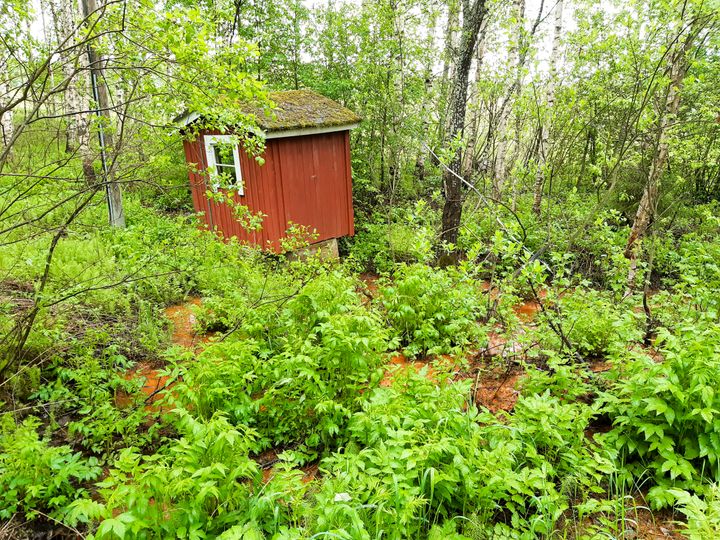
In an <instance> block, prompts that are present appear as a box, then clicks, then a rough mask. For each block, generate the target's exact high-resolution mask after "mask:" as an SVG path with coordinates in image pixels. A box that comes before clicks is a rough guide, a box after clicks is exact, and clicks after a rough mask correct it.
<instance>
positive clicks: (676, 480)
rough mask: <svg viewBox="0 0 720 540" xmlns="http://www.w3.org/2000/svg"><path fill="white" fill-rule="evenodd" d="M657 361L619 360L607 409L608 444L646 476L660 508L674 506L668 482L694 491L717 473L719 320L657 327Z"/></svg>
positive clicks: (632, 468)
mask: <svg viewBox="0 0 720 540" xmlns="http://www.w3.org/2000/svg"><path fill="white" fill-rule="evenodd" d="M659 339H660V343H661V345H660V354H661V355H662V357H663V360H662V361H660V362H656V361H655V360H653V359H652V358H650V357H648V356H645V355H637V356H636V357H634V358H633V359H632V360H630V361H622V362H618V364H617V365H616V367H615V369H614V372H613V373H612V376H613V377H614V381H613V387H612V389H611V390H610V391H609V392H608V393H606V394H604V397H603V403H604V407H603V410H604V412H606V413H607V414H608V415H609V416H610V418H611V419H612V421H613V426H614V427H613V430H612V431H610V432H609V433H608V434H607V435H605V436H604V440H605V443H606V444H608V445H610V446H612V447H614V448H615V449H616V450H617V451H618V452H619V459H620V461H621V462H622V463H624V464H625V471H626V472H627V473H628V474H629V475H630V476H631V477H633V478H639V477H643V476H649V477H650V479H651V480H652V481H653V483H654V484H655V487H654V488H653V489H651V491H650V496H651V502H652V503H653V505H654V506H655V507H662V506H666V505H668V504H672V503H673V501H674V497H673V495H672V492H671V491H669V488H682V489H693V488H695V487H698V486H700V485H701V483H702V482H703V481H704V480H705V479H710V480H713V481H718V479H719V478H720V467H719V465H720V461H719V458H720V436H719V435H718V433H717V426H718V424H719V423H720V413H719V412H718V411H720V394H718V392H717V388H716V384H717V381H718V380H719V379H720V353H719V352H718V351H720V335H719V334H718V332H717V328H716V327H715V326H714V325H708V326H706V327H703V326H702V325H701V324H696V325H689V326H685V327H681V328H678V331H677V334H671V333H669V332H668V331H666V330H662V331H661V333H660V337H659Z"/></svg>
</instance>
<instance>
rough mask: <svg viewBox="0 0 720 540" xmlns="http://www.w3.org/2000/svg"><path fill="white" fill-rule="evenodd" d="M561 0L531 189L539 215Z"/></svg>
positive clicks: (536, 213) (556, 6)
mask: <svg viewBox="0 0 720 540" xmlns="http://www.w3.org/2000/svg"><path fill="white" fill-rule="evenodd" d="M562 17H563V0H558V2H557V4H555V30H554V33H553V44H552V50H551V52H550V72H549V74H548V85H547V91H546V94H545V106H544V112H543V115H542V117H543V118H542V123H541V126H540V142H539V143H538V157H537V171H536V173H535V186H534V189H533V208H532V209H533V213H534V214H535V215H538V216H539V215H540V208H541V204H542V195H543V188H544V186H545V179H546V175H547V162H548V159H547V158H548V151H549V148H550V128H551V118H552V111H553V106H554V105H555V84H556V79H557V70H558V63H559V60H560V53H561V48H560V40H561V36H562Z"/></svg>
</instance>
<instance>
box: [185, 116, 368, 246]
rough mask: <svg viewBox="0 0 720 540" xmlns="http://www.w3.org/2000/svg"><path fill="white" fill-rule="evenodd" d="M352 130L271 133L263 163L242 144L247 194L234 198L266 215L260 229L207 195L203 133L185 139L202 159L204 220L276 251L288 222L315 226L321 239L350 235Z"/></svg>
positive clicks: (199, 177) (199, 194) (197, 192)
mask: <svg viewBox="0 0 720 540" xmlns="http://www.w3.org/2000/svg"><path fill="white" fill-rule="evenodd" d="M208 133H209V134H216V133H214V132H208ZM349 133H350V132H349V131H347V130H346V131H336V132H332V133H323V134H318V135H305V136H299V137H284V138H278V139H268V140H267V141H266V146H265V154H264V156H263V157H264V158H265V164H264V165H262V166H261V165H259V164H258V163H257V162H256V161H255V160H254V159H252V158H250V157H248V155H247V154H246V153H245V152H244V151H243V150H242V148H241V151H240V167H241V169H242V175H243V181H244V184H245V194H244V195H243V196H242V197H239V196H237V195H234V199H235V202H236V203H237V204H242V205H245V206H247V207H248V208H249V209H250V211H251V212H253V213H256V212H262V213H263V214H266V215H267V217H265V219H264V220H263V227H262V230H260V231H257V232H248V231H246V230H244V229H243V228H242V227H241V226H240V224H239V223H238V222H237V221H236V220H235V218H234V217H233V215H232V210H230V208H229V207H228V206H227V205H225V204H219V203H215V202H210V201H208V199H207V197H206V196H205V192H206V189H207V187H206V185H205V176H204V174H202V171H204V170H205V168H206V163H207V161H206V157H205V147H204V142H203V138H202V136H200V137H198V138H197V139H196V140H195V141H185V143H184V147H185V157H186V159H187V162H188V163H196V164H198V165H197V168H198V172H192V171H191V172H190V187H191V190H192V197H193V204H194V206H195V210H196V211H197V212H203V213H204V217H203V219H204V221H205V223H206V224H207V225H208V226H209V227H210V228H211V229H212V228H214V229H215V230H217V231H218V232H220V233H222V234H223V236H224V237H226V238H230V237H232V236H236V237H238V239H240V240H242V241H246V242H250V243H253V244H257V245H260V246H262V247H270V248H271V249H273V250H274V251H279V250H280V242H279V240H280V238H282V237H283V236H285V231H286V230H287V228H288V223H289V222H293V223H296V224H298V225H306V226H308V227H309V228H310V229H311V230H313V229H315V230H316V231H317V233H318V237H317V241H322V240H328V239H330V238H338V237H340V236H346V235H352V234H354V232H355V229H354V219H353V206H352V179H351V173H350V134H349ZM226 193H227V192H226Z"/></svg>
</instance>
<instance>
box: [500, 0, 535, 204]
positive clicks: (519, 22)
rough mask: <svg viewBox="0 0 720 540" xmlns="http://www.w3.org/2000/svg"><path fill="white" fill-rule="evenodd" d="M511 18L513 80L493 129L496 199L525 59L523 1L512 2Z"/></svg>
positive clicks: (502, 181)
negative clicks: (512, 24) (522, 41)
mask: <svg viewBox="0 0 720 540" xmlns="http://www.w3.org/2000/svg"><path fill="white" fill-rule="evenodd" d="M513 16H514V17H515V21H516V22H515V27H514V32H513V34H514V35H513V36H512V39H514V40H516V41H514V42H513V45H512V47H511V48H510V52H509V57H510V58H509V60H510V62H509V64H510V66H512V69H513V70H514V71H515V80H514V81H513V84H512V88H511V90H510V92H509V93H508V97H507V99H506V100H505V101H504V102H503V104H502V108H501V109H500V116H499V118H498V122H497V127H496V128H495V134H496V135H495V136H496V138H497V144H496V146H495V159H494V160H493V192H494V193H495V197H497V198H498V199H499V198H500V197H501V196H502V192H503V187H504V184H505V178H506V170H505V169H506V155H507V152H508V143H509V139H510V133H509V130H508V125H507V124H508V120H509V118H510V113H511V112H512V109H513V103H514V102H515V99H516V97H517V95H518V93H519V92H520V85H521V79H522V70H523V67H524V66H523V64H524V59H525V58H527V55H521V54H520V47H521V45H522V44H521V40H522V39H523V37H522V36H523V32H524V31H525V0H514V2H513Z"/></svg>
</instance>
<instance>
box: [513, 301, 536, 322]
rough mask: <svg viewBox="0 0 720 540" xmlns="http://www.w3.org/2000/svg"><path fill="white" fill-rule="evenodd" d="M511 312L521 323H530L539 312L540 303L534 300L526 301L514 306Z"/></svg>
mask: <svg viewBox="0 0 720 540" xmlns="http://www.w3.org/2000/svg"><path fill="white" fill-rule="evenodd" d="M513 311H514V312H515V315H517V316H518V319H520V320H521V321H522V322H532V321H533V319H535V316H536V315H537V313H538V311H540V303H539V302H536V301H535V300H526V301H525V302H521V303H519V304H515V305H514V306H513Z"/></svg>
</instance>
